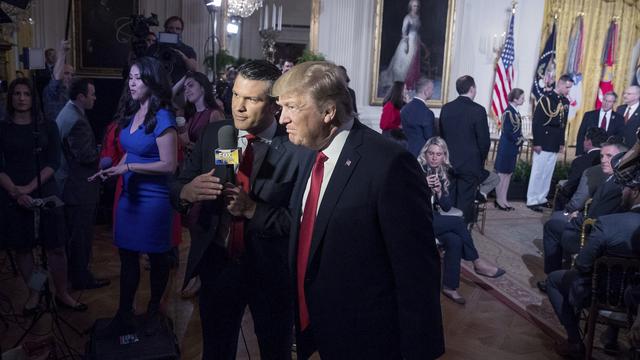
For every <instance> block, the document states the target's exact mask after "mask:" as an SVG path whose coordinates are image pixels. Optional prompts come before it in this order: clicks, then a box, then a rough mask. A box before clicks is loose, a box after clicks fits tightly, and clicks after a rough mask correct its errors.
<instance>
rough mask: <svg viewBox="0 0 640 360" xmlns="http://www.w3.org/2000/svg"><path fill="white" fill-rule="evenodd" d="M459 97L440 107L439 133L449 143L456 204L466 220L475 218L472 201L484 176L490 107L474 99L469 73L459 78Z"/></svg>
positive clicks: (487, 148)
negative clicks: (484, 106)
mask: <svg viewBox="0 0 640 360" xmlns="http://www.w3.org/2000/svg"><path fill="white" fill-rule="evenodd" d="M456 90H457V91H458V94H459V95H460V96H458V98H457V99H455V100H453V101H451V102H450V103H447V104H445V105H444V106H443V107H442V111H440V134H441V135H442V138H443V139H444V140H445V141H446V142H447V146H448V147H449V160H450V161H451V165H452V166H453V172H454V174H453V182H454V184H453V185H454V194H453V199H454V201H455V204H454V205H455V206H456V207H457V208H459V209H460V210H462V212H463V213H464V219H465V221H466V222H467V223H471V222H473V201H474V200H475V197H476V191H477V188H478V185H479V184H480V182H481V181H482V180H484V176H485V173H484V172H483V169H484V162H485V160H486V159H487V154H489V147H490V146H491V140H490V139H489V123H488V122H487V111H486V110H485V109H484V108H483V107H482V106H481V105H478V104H476V103H475V102H473V99H474V98H475V97H476V83H475V81H474V80H473V78H472V77H471V76H469V75H465V76H462V77H460V78H459V79H458V80H457V81H456Z"/></svg>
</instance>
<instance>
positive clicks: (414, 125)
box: [400, 98, 435, 157]
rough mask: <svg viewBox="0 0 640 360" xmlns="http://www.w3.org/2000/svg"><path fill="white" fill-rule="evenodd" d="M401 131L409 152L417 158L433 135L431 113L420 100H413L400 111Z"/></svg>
mask: <svg viewBox="0 0 640 360" xmlns="http://www.w3.org/2000/svg"><path fill="white" fill-rule="evenodd" d="M400 119H401V121H402V130H403V132H404V134H405V135H406V136H407V143H408V145H409V152H410V153H411V154H413V156H414V157H418V154H419V153H420V150H421V149H422V147H423V146H424V144H425V143H426V142H427V140H429V138H430V137H432V136H434V135H435V132H434V124H435V116H434V115H433V111H431V109H429V108H428V107H427V105H426V104H425V103H424V102H423V101H422V100H420V99H416V98H414V99H413V100H411V101H410V102H409V103H408V104H406V105H405V106H403V107H402V110H400Z"/></svg>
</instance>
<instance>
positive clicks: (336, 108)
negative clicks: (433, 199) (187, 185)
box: [273, 61, 444, 359]
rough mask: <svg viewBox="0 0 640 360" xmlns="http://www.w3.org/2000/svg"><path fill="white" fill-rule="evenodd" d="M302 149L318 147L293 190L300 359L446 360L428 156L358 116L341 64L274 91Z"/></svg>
mask: <svg viewBox="0 0 640 360" xmlns="http://www.w3.org/2000/svg"><path fill="white" fill-rule="evenodd" d="M273 96H276V97H279V99H278V104H280V105H281V106H282V114H281V115H280V123H281V124H283V125H286V128H287V133H288V134H289V139H290V140H291V142H292V143H294V144H297V145H302V146H304V147H307V148H310V149H312V150H313V152H312V153H311V154H309V156H308V157H307V159H306V161H305V162H303V164H302V167H301V173H300V177H299V181H298V183H297V185H296V188H295V190H294V192H293V195H292V200H291V207H292V216H291V218H292V219H293V220H292V221H293V227H292V231H291V243H290V244H291V245H290V251H289V256H290V263H291V264H292V266H291V271H292V274H293V276H294V278H295V286H296V295H297V296H296V305H297V306H296V320H297V321H296V330H297V331H296V334H297V346H298V347H297V351H298V353H297V355H298V359H307V358H308V357H309V356H311V355H312V354H313V353H314V352H315V350H318V351H319V353H320V357H322V358H323V359H324V358H326V359H402V358H404V359H435V358H437V357H439V356H440V355H442V353H443V352H444V338H443V331H442V315H441V311H440V296H439V293H440V259H439V257H438V254H437V251H436V247H435V239H434V236H433V226H432V220H433V218H432V213H431V208H430V206H429V205H428V203H427V199H429V196H430V192H429V188H428V185H427V183H426V180H425V177H424V174H423V173H422V171H421V169H420V167H419V165H418V162H417V161H416V158H415V157H413V156H412V155H411V154H410V153H409V152H407V151H405V150H404V149H402V148H401V147H399V146H397V145H395V144H393V143H391V142H390V141H388V140H387V139H385V138H384V137H383V136H382V135H380V134H378V133H377V132H375V131H373V130H371V129H369V128H368V127H366V126H365V125H362V124H361V123H360V122H359V121H358V120H357V119H356V118H355V116H354V112H353V108H352V102H351V97H350V96H349V91H348V90H347V85H346V83H345V80H344V77H343V76H342V75H341V73H340V70H339V68H338V67H337V66H335V65H334V64H331V63H328V62H322V61H319V62H305V63H301V64H298V65H296V66H294V67H293V68H292V69H291V70H289V71H288V72H287V73H286V74H284V75H283V76H282V77H281V78H280V79H278V80H277V81H276V83H275V84H274V87H273Z"/></svg>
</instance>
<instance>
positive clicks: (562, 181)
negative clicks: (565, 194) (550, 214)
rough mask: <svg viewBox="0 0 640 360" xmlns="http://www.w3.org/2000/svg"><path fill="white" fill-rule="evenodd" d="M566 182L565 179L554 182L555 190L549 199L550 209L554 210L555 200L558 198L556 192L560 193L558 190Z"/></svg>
mask: <svg viewBox="0 0 640 360" xmlns="http://www.w3.org/2000/svg"><path fill="white" fill-rule="evenodd" d="M566 183H567V179H563V180H560V181H558V183H557V184H556V190H555V192H554V193H553V200H552V201H551V209H552V210H553V211H555V210H556V201H557V200H558V194H560V190H562V186H564V184H566Z"/></svg>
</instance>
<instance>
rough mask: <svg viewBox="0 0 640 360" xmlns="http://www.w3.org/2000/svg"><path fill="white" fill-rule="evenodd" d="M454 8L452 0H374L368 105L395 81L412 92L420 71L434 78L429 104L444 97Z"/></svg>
mask: <svg viewBox="0 0 640 360" xmlns="http://www.w3.org/2000/svg"><path fill="white" fill-rule="evenodd" d="M454 14H455V0H400V1H398V0H376V18H375V34H374V46H373V74H372V75H373V76H372V84H371V99H370V103H371V104H372V105H380V104H382V100H383V99H384V97H385V95H386V94H387V93H388V92H389V90H390V89H391V87H392V85H393V83H394V82H396V81H400V82H403V83H404V84H405V86H406V88H407V90H408V91H409V93H411V92H412V91H413V90H414V88H415V84H416V82H417V80H418V79H419V78H420V77H422V76H424V77H427V78H429V79H431V80H433V82H434V93H433V96H432V98H431V100H429V101H428V102H427V103H428V104H429V106H432V107H441V106H442V105H443V104H444V103H445V102H446V101H447V84H448V79H449V63H450V60H451V40H452V33H453V25H454V24H453V22H454V21H453V20H454V19H453V18H454Z"/></svg>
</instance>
